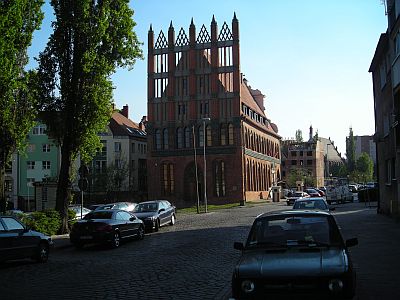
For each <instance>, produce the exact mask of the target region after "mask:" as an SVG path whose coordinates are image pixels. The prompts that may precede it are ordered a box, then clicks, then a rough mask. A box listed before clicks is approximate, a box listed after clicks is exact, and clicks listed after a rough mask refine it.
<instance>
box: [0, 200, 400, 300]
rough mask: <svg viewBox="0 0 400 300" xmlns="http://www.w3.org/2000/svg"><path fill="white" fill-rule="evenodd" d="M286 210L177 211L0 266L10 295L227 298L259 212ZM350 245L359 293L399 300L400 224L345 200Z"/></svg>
mask: <svg viewBox="0 0 400 300" xmlns="http://www.w3.org/2000/svg"><path fill="white" fill-rule="evenodd" d="M281 209H287V206H285V205H284V203H268V204H258V205H254V206H246V207H237V208H233V209H228V210H220V211H216V212H211V213H208V214H201V215H196V214H190V215H189V214H186V215H178V216H177V218H178V220H177V223H176V225H175V226H167V227H163V228H161V230H160V231H159V232H158V233H152V234H147V235H146V237H145V239H144V240H142V241H131V242H128V243H125V244H123V245H122V246H121V247H120V248H118V249H108V248H107V247H104V246H89V247H86V248H84V249H83V250H76V249H74V248H72V247H68V248H63V249H56V250H54V251H53V252H52V253H51V256H50V259H49V261H48V262H47V263H46V264H36V263H33V262H31V261H30V260H24V261H15V262H8V263H5V264H3V265H2V266H0V298H1V299H3V300H5V299H78V298H82V299H88V298H90V299H227V297H229V295H230V279H231V275H232V270H233V267H234V265H235V263H236V261H237V259H238V258H239V255H240V252H238V251H237V250H234V249H233V242H235V241H244V240H245V238H246V236H247V234H248V231H249V228H250V225H251V223H252V221H253V220H254V218H255V217H256V216H257V215H258V214H260V213H262V212H266V211H271V210H281ZM334 214H335V215H336V218H337V220H338V222H339V224H340V225H341V227H342V230H343V233H344V235H345V237H346V238H351V237H358V238H359V245H358V246H356V247H355V248H352V252H353V258H354V261H355V265H356V269H357V271H358V279H359V280H358V290H357V293H358V299H367V300H368V299H400V289H399V286H400V279H399V276H398V273H399V272H398V270H399V269H400V268H399V267H400V263H399V255H398V254H399V253H400V251H399V249H400V239H398V237H399V236H400V224H399V223H396V222H395V221H394V220H392V219H389V218H387V217H385V216H380V215H377V214H376V210H375V209H374V208H368V207H365V205H364V204H361V203H354V204H350V203H348V204H343V205H339V206H337V209H336V211H335V212H334Z"/></svg>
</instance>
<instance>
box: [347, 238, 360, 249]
mask: <svg viewBox="0 0 400 300" xmlns="http://www.w3.org/2000/svg"><path fill="white" fill-rule="evenodd" d="M356 245H358V239H357V238H352V239H348V240H346V247H353V246H356Z"/></svg>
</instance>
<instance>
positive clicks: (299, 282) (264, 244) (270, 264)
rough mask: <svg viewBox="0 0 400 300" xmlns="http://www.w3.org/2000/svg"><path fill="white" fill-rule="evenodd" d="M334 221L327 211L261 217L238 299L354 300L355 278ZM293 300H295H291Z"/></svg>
mask: <svg viewBox="0 0 400 300" xmlns="http://www.w3.org/2000/svg"><path fill="white" fill-rule="evenodd" d="M357 244H358V240H357V238H354V239H350V240H347V241H344V240H343V238H342V235H341V233H340V231H339V228H338V226H337V224H336V221H335V218H334V217H333V216H332V215H331V214H329V213H327V212H322V211H298V210H290V211H283V212H274V213H266V214H263V215H260V216H258V217H257V218H256V219H255V221H254V223H253V226H252V228H251V230H250V234H249V236H248V238H247V241H246V244H242V243H239V242H236V243H235V244H234V248H235V249H237V250H241V251H242V255H241V257H240V259H239V261H238V263H237V264H236V267H235V269H234V272H233V276H232V297H233V299H280V298H281V297H282V296H286V297H287V296H289V297H293V299H297V298H299V295H300V298H301V299H314V298H315V297H317V299H328V298H329V299H332V298H335V299H352V298H353V296H354V294H355V287H356V280H355V278H356V274H355V270H354V268H353V264H352V260H351V257H350V255H349V252H348V250H347V248H348V247H351V246H354V245H357ZM291 299H292V298H291Z"/></svg>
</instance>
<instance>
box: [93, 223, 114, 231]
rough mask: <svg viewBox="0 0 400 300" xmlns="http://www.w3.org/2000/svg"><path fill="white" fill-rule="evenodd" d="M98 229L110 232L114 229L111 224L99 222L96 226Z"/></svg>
mask: <svg viewBox="0 0 400 300" xmlns="http://www.w3.org/2000/svg"><path fill="white" fill-rule="evenodd" d="M96 231H105V232H110V231H112V226H111V225H109V224H99V225H98V226H97V227H96Z"/></svg>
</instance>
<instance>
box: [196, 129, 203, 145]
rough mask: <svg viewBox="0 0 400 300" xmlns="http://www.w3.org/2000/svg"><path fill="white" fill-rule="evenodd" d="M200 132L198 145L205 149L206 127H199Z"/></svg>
mask: <svg viewBox="0 0 400 300" xmlns="http://www.w3.org/2000/svg"><path fill="white" fill-rule="evenodd" d="M197 128H198V130H199V143H198V145H199V146H200V147H204V126H203V125H200V126H199V127H197Z"/></svg>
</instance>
